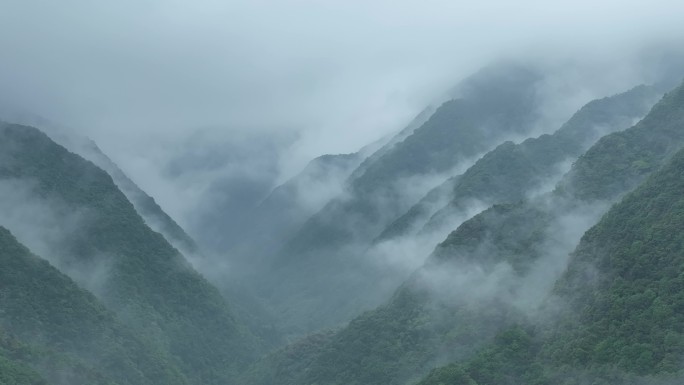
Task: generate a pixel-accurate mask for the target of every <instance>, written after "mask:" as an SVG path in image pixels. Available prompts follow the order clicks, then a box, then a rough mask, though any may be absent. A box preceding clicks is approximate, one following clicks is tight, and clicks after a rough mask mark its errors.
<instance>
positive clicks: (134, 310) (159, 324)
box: [0, 124, 260, 384]
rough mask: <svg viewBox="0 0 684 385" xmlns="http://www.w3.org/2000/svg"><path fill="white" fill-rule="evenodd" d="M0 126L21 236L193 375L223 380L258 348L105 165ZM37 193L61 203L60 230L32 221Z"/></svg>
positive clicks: (3, 168) (1, 160)
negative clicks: (138, 209) (148, 221)
mask: <svg viewBox="0 0 684 385" xmlns="http://www.w3.org/2000/svg"><path fill="white" fill-rule="evenodd" d="M0 130H1V131H0V134H1V136H2V141H0V154H1V155H0V179H1V180H2V182H3V186H5V187H6V190H5V194H6V199H8V198H9V199H13V200H16V201H17V202H16V203H15V204H13V205H12V206H10V207H4V210H6V213H5V215H6V216H5V218H7V220H9V221H10V222H11V223H4V225H6V226H7V227H9V228H10V230H13V231H14V229H13V227H16V228H17V229H18V230H21V231H20V233H19V234H17V236H18V238H19V239H27V240H29V241H35V238H34V237H38V236H40V235H43V237H42V239H39V240H38V241H37V242H36V244H38V245H39V246H40V247H41V249H42V250H41V254H42V256H44V257H45V258H46V259H48V260H50V261H52V262H53V263H54V264H55V265H56V267H57V268H59V269H60V270H61V271H63V272H65V273H67V274H68V275H70V276H71V277H72V278H74V279H75V280H76V281H77V282H78V283H79V285H81V286H82V287H85V288H87V289H89V290H91V291H92V292H93V293H95V294H96V295H97V296H98V298H99V299H100V300H101V301H102V302H103V303H104V304H105V306H106V307H107V308H108V309H111V310H112V311H113V312H114V313H115V314H117V316H118V317H119V319H120V320H121V321H122V322H123V323H124V324H125V325H126V326H127V327H129V328H131V329H132V330H133V331H134V332H135V333H139V334H141V335H145V337H146V338H148V339H149V340H151V341H153V343H154V344H155V345H157V346H161V347H163V348H164V349H166V350H167V351H168V352H169V354H170V355H171V356H172V357H173V358H174V359H176V362H177V364H178V366H179V367H180V369H181V371H182V372H183V373H184V374H185V375H186V376H187V377H188V378H190V379H191V382H193V383H202V384H210V383H225V382H226V381H228V379H229V378H230V376H231V375H232V374H234V373H235V372H236V371H237V369H238V367H241V366H242V365H244V364H246V363H247V362H249V361H250V360H252V359H253V358H255V357H256V355H257V352H258V349H259V344H260V343H259V341H258V339H257V338H255V337H254V336H253V335H252V334H251V333H250V332H249V331H248V330H247V329H246V328H245V327H244V326H243V325H241V324H240V323H239V322H238V321H236V319H235V317H234V315H233V314H232V312H231V310H230V309H229V308H228V305H227V304H226V302H225V300H224V299H223V298H222V296H221V295H220V294H219V292H218V290H217V289H215V288H214V287H213V286H211V285H210V284H209V283H208V282H207V281H206V280H205V279H204V278H203V277H201V276H200V275H199V274H198V273H196V272H195V271H194V270H193V269H192V267H191V266H190V265H189V263H188V262H187V261H186V260H185V259H184V257H183V255H182V254H180V252H179V251H178V250H176V249H175V248H173V247H172V246H171V245H170V244H169V243H168V242H167V241H166V240H165V239H164V237H163V236H162V235H161V234H159V233H156V232H154V231H152V230H151V229H150V228H149V227H148V226H147V225H146V224H145V223H144V221H143V219H142V217H141V216H140V215H138V213H137V212H136V211H135V209H134V207H133V205H132V204H131V203H130V202H129V201H128V200H127V199H126V197H125V195H124V194H123V193H122V192H121V191H120V190H119V189H118V188H117V187H116V185H115V184H114V182H113V180H112V178H111V177H110V176H109V175H108V174H106V173H105V172H104V171H102V170H101V169H99V168H97V167H96V166H94V165H93V164H92V163H90V162H88V161H86V160H84V159H82V158H80V157H79V156H77V155H75V154H72V153H70V152H68V151H67V150H66V149H64V148H63V147H61V146H59V145H57V144H56V143H54V142H53V141H51V140H50V139H49V138H48V137H47V136H46V135H44V134H43V133H41V132H40V131H38V130H37V129H35V128H32V127H26V126H19V125H11V124H4V125H2V126H1V127H0ZM17 186H21V188H19V187H17ZM24 200H28V202H27V203H26V204H23V205H22V201H24ZM40 202H43V206H44V207H45V210H48V211H49V210H51V209H54V210H56V212H55V217H57V218H58V219H55V220H56V221H63V223H62V224H61V226H63V228H62V229H61V230H60V231H57V232H56V233H54V232H52V230H51V229H50V228H44V227H41V226H40V223H36V224H35V226H34V227H33V228H31V227H28V228H27V227H26V225H25V222H26V221H28V220H30V217H26V216H22V215H21V210H22V208H23V207H26V206H28V207H30V206H31V205H32V204H39V203H40ZM39 207H40V206H39ZM12 210H14V211H12ZM12 219H13V220H12ZM47 226H49V224H47ZM70 227H71V228H70ZM54 235H57V236H56V237H52V236H54ZM41 242H43V243H41ZM29 243H32V242H29ZM29 246H32V245H30V244H29Z"/></svg>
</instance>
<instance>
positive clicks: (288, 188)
mask: <svg viewBox="0 0 684 385" xmlns="http://www.w3.org/2000/svg"><path fill="white" fill-rule="evenodd" d="M363 158H364V153H363V152H358V153H352V154H338V155H323V156H320V157H318V158H316V159H314V160H312V161H311V162H309V164H308V165H307V166H306V168H305V169H304V170H302V172H301V173H299V174H298V175H296V176H295V177H293V178H292V179H290V180H288V181H287V182H285V183H283V184H282V185H280V186H278V187H276V188H275V189H274V190H273V191H272V192H271V193H270V194H269V196H268V197H267V198H266V199H264V200H263V201H262V202H261V203H260V204H259V205H258V206H257V207H256V208H255V209H254V210H252V213H251V215H250V216H249V217H248V218H246V219H245V221H244V226H245V228H246V229H247V230H245V238H244V239H243V240H241V241H239V242H236V244H235V245H231V246H230V248H229V249H228V250H229V252H230V254H231V262H232V263H237V264H239V266H240V271H241V274H242V273H244V272H245V270H246V269H250V270H253V269H256V270H258V271H257V273H258V272H259V271H263V269H264V264H268V263H269V262H270V257H271V256H272V255H273V253H274V252H275V251H276V250H277V249H279V248H280V247H282V245H283V243H284V242H285V241H286V240H287V239H288V238H290V237H291V236H292V234H293V233H295V232H296V231H297V229H299V227H301V226H302V224H303V223H304V222H305V221H306V220H307V219H308V218H309V217H310V216H311V215H313V214H314V213H315V212H316V211H318V210H320V209H321V208H322V207H323V206H324V205H325V203H326V202H327V201H329V200H330V199H334V198H337V197H338V196H340V195H341V194H342V193H343V183H344V181H345V180H346V179H347V177H349V174H351V172H352V171H353V170H354V169H355V168H357V167H358V166H359V164H360V163H361V160H362V159H363Z"/></svg>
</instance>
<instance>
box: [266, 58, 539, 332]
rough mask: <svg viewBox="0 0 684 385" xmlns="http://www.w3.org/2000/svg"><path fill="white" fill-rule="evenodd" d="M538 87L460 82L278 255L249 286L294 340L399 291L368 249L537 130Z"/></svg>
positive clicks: (513, 72) (523, 79)
mask: <svg viewBox="0 0 684 385" xmlns="http://www.w3.org/2000/svg"><path fill="white" fill-rule="evenodd" d="M539 81H540V77H539V75H538V74H536V73H535V72H533V71H531V70H528V69H526V68H521V67H514V68H511V67H503V68H502V67H497V68H493V69H490V70H487V71H483V73H480V74H478V75H476V76H474V77H472V78H471V79H469V80H467V81H465V82H464V84H463V85H462V86H461V95H460V98H458V99H454V100H451V101H448V102H446V103H444V104H443V105H442V106H440V107H439V108H438V109H437V110H436V111H435V113H434V114H433V115H432V116H431V117H430V118H429V119H428V120H427V121H426V122H425V123H424V124H423V125H421V126H420V127H418V128H417V129H415V130H414V131H413V133H412V134H411V135H409V136H407V137H406V139H404V140H403V141H401V142H398V143H396V144H394V145H393V146H392V147H391V148H389V149H386V151H385V152H384V153H383V154H382V156H379V157H377V158H375V160H374V161H373V162H370V163H365V164H363V165H362V167H363V172H362V173H354V174H352V178H351V179H350V180H349V181H348V183H347V193H346V194H345V195H344V196H343V197H342V198H338V199H334V200H332V201H331V202H329V203H328V204H327V205H326V206H325V207H324V208H323V209H322V210H321V211H319V212H318V213H316V214H315V215H314V216H313V217H312V218H310V219H309V220H308V221H307V222H306V223H305V224H304V225H303V226H302V227H301V229H299V230H298V231H297V232H296V234H295V235H294V236H293V237H292V239H291V240H290V241H289V242H288V243H287V244H286V245H285V247H284V248H283V249H282V250H281V251H280V252H279V253H278V256H277V259H276V262H275V264H274V267H273V270H272V273H271V274H269V275H268V277H269V278H272V279H269V280H265V281H259V282H257V283H256V285H257V286H259V288H260V289H261V295H262V296H263V297H264V298H267V299H268V300H269V302H270V303H271V304H272V305H273V307H274V308H275V309H276V311H277V312H278V313H277V314H279V316H280V317H282V319H284V320H286V322H288V323H289V324H292V325H296V327H297V328H299V330H298V331H296V332H300V333H301V332H307V331H310V330H315V329H318V328H320V327H322V326H325V325H331V324H335V323H338V322H340V321H343V320H345V319H348V318H349V317H350V316H351V315H353V314H354V313H358V311H359V310H360V309H364V308H367V307H369V306H372V305H374V304H376V303H378V301H380V300H381V299H384V298H386V297H387V295H389V294H390V293H391V290H393V289H394V288H395V287H396V285H397V284H398V283H399V282H396V281H392V277H390V276H387V277H383V276H384V275H385V271H384V268H383V267H379V266H377V265H376V261H374V260H373V259H372V258H367V256H366V255H365V251H366V248H367V247H368V245H369V244H370V242H371V241H372V239H373V238H375V237H376V236H377V235H378V234H379V233H380V232H381V231H382V229H383V228H384V227H385V225H386V224H387V223H388V222H389V221H391V220H393V219H395V218H396V217H397V216H399V215H401V214H402V213H403V212H405V211H406V210H407V209H408V208H409V207H410V205H412V204H413V203H415V201H417V200H418V199H419V198H420V197H421V196H423V195H424V194H425V193H426V192H427V191H428V190H429V189H430V188H432V187H434V186H435V185H438V184H439V183H440V182H442V181H443V180H444V178H446V176H445V175H446V174H449V173H451V172H453V170H454V169H455V168H457V167H459V166H461V167H464V165H466V164H469V162H470V161H471V160H472V159H473V158H475V157H476V156H478V155H479V154H481V153H483V152H486V151H487V150H490V149H491V148H494V147H495V146H496V145H497V144H499V143H500V142H501V141H503V140H504V139H505V138H511V137H516V136H523V135H524V134H525V133H527V132H530V131H531V130H533V129H535V128H537V127H536V126H535V122H536V121H537V119H538V118H539V115H538V111H537V107H538V104H539V103H540V101H539V100H538V95H537V93H536V86H537V85H538V84H537V82H539ZM379 281H383V283H382V284H381V285H377V283H378V282H379ZM288 320H289V321H288ZM303 325H306V326H305V327H304V328H302V326H303Z"/></svg>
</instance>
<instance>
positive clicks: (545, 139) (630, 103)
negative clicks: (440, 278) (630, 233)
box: [425, 86, 658, 231]
mask: <svg viewBox="0 0 684 385" xmlns="http://www.w3.org/2000/svg"><path fill="white" fill-rule="evenodd" d="M657 95H658V93H657V91H656V90H655V89H654V88H653V87H646V86H639V87H636V88H633V89H632V90H629V91H627V92H625V93H622V94H618V95H614V96H611V97H607V98H603V99H598V100H594V101H592V102H590V103H588V104H586V105H585V106H583V107H582V108H581V109H580V110H579V111H578V112H576V113H575V114H574V115H573V116H572V118H570V120H568V121H567V122H566V123H565V124H563V126H562V127H561V128H559V129H558V130H557V131H556V132H554V133H553V134H552V135H542V136H540V137H537V138H530V139H527V140H525V141H523V142H522V143H520V144H513V143H511V142H506V143H504V144H502V145H500V146H499V147H497V148H496V149H494V150H493V151H491V152H489V153H488V154H486V155H485V156H483V157H482V158H481V159H479V160H478V161H477V162H476V163H475V164H474V165H473V166H472V167H470V168H469V169H468V170H467V171H466V172H465V173H464V174H463V175H462V176H461V177H460V178H459V180H458V183H456V184H455V185H454V189H453V191H452V192H451V194H450V195H449V196H450V199H451V201H450V203H449V204H448V205H447V206H446V207H444V208H442V209H441V210H440V211H439V212H437V213H436V214H434V216H433V217H432V218H430V220H429V222H428V223H427V224H426V225H425V228H426V230H427V231H429V230H431V229H434V228H436V227H439V226H441V225H443V224H444V222H446V221H447V220H448V218H449V217H452V216H454V215H455V214H457V213H459V212H463V211H464V210H466V209H467V207H468V205H470V204H471V201H472V200H479V201H481V202H486V203H487V204H495V203H505V202H516V201H518V200H521V199H525V198H526V197H527V195H529V194H530V193H531V192H534V191H535V190H537V189H539V188H541V187H542V186H543V185H544V183H549V182H550V181H551V180H552V178H553V177H554V176H555V175H558V173H559V172H560V170H559V167H560V165H561V163H563V162H564V161H568V160H574V159H576V158H577V157H578V156H580V155H581V154H582V152H583V151H586V150H587V148H589V146H591V145H592V144H593V143H594V142H595V141H596V140H597V139H598V138H599V137H600V135H605V134H606V133H610V132H614V131H619V130H623V129H625V128H627V127H629V126H631V125H632V123H633V121H634V120H635V119H638V118H641V117H643V116H644V115H645V114H646V113H647V112H648V109H649V108H650V106H651V105H652V104H653V103H654V102H655V100H656V98H657Z"/></svg>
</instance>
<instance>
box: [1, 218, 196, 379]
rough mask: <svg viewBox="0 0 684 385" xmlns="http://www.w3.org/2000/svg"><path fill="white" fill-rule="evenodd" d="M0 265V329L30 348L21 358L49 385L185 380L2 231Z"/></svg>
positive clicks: (89, 297)
mask: <svg viewBox="0 0 684 385" xmlns="http://www.w3.org/2000/svg"><path fill="white" fill-rule="evenodd" d="M0 266H2V269H0V309H1V311H0V328H1V330H4V331H5V333H10V334H11V335H12V336H14V338H15V339H18V340H21V341H22V342H23V343H24V344H28V345H31V346H33V347H34V348H33V350H34V351H35V352H34V353H33V356H31V355H28V357H27V359H25V361H29V360H28V358H29V357H30V361H29V363H30V364H31V366H33V367H34V370H36V371H38V372H41V373H43V375H44V377H45V378H48V379H50V380H51V381H50V382H51V383H59V384H92V383H102V384H104V383H109V382H110V381H111V382H115V383H117V384H186V383H188V382H187V380H186V379H185V377H184V376H183V375H182V374H181V373H180V371H179V370H178V369H177V368H176V367H175V365H176V364H177V363H175V362H173V360H171V359H170V357H168V355H167V354H166V353H165V352H163V351H162V350H161V349H159V348H153V347H152V346H150V345H148V344H145V343H143V342H142V341H141V340H139V339H137V338H136V337H135V336H134V335H133V334H132V333H131V332H129V331H127V330H126V329H125V327H123V325H121V324H120V323H119V322H118V321H117V320H116V319H115V317H114V315H113V314H112V313H111V312H109V311H107V310H106V309H105V307H104V306H103V305H102V304H101V303H100V302H99V301H98V300H97V299H96V298H95V297H94V296H93V295H92V294H90V293H88V292H86V291H84V290H83V289H80V288H79V287H77V286H76V284H75V283H74V282H73V281H72V280H71V279H69V278H68V277H66V276H64V275H63V274H62V273H60V272H59V271H58V270H57V269H55V268H54V267H52V266H50V264H48V263H47V262H46V261H44V260H41V259H40V258H38V257H36V256H35V255H32V254H31V253H30V252H29V251H28V249H26V248H25V247H24V246H23V245H21V244H19V243H18V242H17V240H16V239H15V238H14V237H13V236H12V235H11V234H10V233H9V231H7V230H6V229H4V228H2V227H0ZM0 338H1V337H0ZM3 340H5V341H7V342H8V344H7V345H8V346H9V345H10V340H9V339H3ZM24 349H25V348H24ZM55 355H56V357H54V356H55ZM79 366H81V367H82V369H79Z"/></svg>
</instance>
